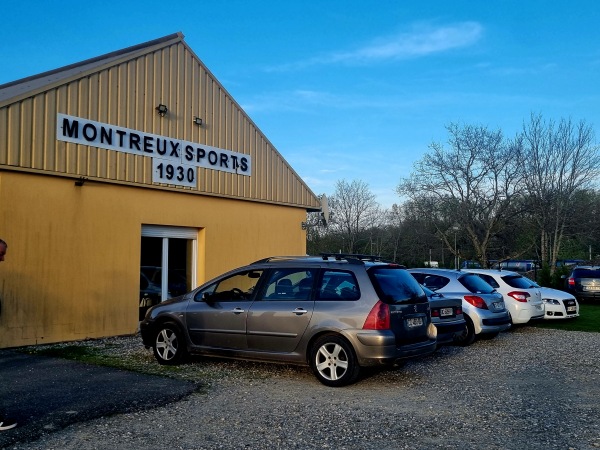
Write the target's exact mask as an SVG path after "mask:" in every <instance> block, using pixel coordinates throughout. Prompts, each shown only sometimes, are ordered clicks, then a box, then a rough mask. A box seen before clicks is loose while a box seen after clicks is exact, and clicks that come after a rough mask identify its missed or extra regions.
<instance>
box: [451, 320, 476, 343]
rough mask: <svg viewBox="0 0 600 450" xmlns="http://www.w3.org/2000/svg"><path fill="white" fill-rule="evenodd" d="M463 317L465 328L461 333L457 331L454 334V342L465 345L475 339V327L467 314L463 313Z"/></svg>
mask: <svg viewBox="0 0 600 450" xmlns="http://www.w3.org/2000/svg"><path fill="white" fill-rule="evenodd" d="M464 318H465V322H466V326H465V329H464V330H463V332H462V333H457V334H455V335H454V343H455V344H457V345H462V346H463V347H466V346H467V345H471V344H472V343H473V341H475V327H474V326H473V321H472V320H471V318H470V317H469V316H467V315H466V314H464Z"/></svg>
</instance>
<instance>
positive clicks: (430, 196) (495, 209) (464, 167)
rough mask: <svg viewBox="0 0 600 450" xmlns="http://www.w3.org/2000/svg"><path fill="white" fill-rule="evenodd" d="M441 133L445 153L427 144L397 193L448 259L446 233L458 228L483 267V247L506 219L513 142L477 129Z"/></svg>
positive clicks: (512, 189) (513, 187)
mask: <svg viewBox="0 0 600 450" xmlns="http://www.w3.org/2000/svg"><path fill="white" fill-rule="evenodd" d="M446 128H447V130H448V132H449V134H450V137H449V140H448V143H449V145H450V148H449V149H446V148H444V146H443V145H441V144H438V143H432V144H431V145H430V147H429V148H430V152H429V153H427V154H425V156H424V157H423V158H422V159H421V160H420V161H417V163H415V166H414V170H413V173H412V174H411V176H410V177H409V178H407V179H404V180H402V181H401V183H400V184H399V186H398V188H397V192H398V194H399V195H401V196H407V197H408V198H409V199H410V200H411V201H412V202H413V204H414V205H420V208H421V212H422V213H423V214H425V215H427V217H429V218H430V220H431V221H432V222H433V223H434V224H435V227H436V229H437V233H438V237H439V238H440V239H441V240H442V241H443V242H444V243H445V245H446V247H447V248H448V249H449V250H450V251H451V252H452V253H454V252H455V246H454V242H453V239H452V237H453V236H454V234H453V232H451V231H450V232H449V230H451V229H452V228H454V227H458V228H459V229H460V232H461V233H462V234H463V235H466V236H467V238H468V240H469V241H470V243H471V244H472V246H473V250H474V252H475V254H476V258H477V259H478V260H479V261H480V262H481V263H482V264H483V265H484V266H485V265H486V264H487V259H488V258H487V252H488V246H489V245H490V242H491V240H492V238H493V237H494V236H496V235H497V234H498V233H499V232H500V231H501V230H502V228H503V226H504V223H505V220H506V219H507V218H508V216H509V215H510V214H511V213H512V209H511V203H512V202H513V200H514V198H515V196H516V195H517V193H518V191H517V186H518V182H519V180H520V177H521V176H522V172H521V171H519V170H517V167H516V164H515V161H516V159H515V146H514V142H507V141H506V140H505V139H504V138H503V135H502V132H501V131H499V130H498V131H491V130H488V129H487V128H486V127H483V126H471V125H466V126H463V127H460V126H458V125H456V124H451V125H449V126H447V127H446Z"/></svg>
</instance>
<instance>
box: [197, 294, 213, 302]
mask: <svg viewBox="0 0 600 450" xmlns="http://www.w3.org/2000/svg"><path fill="white" fill-rule="evenodd" d="M211 297H212V294H211V293H210V292H203V293H202V295H196V296H195V297H194V301H195V302H206V303H211V301H212V300H211Z"/></svg>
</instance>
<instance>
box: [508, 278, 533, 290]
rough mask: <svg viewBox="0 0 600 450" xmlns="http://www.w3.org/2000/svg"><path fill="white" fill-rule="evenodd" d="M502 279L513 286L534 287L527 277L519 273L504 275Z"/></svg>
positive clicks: (521, 287) (520, 287)
mask: <svg viewBox="0 0 600 450" xmlns="http://www.w3.org/2000/svg"><path fill="white" fill-rule="evenodd" d="M502 279H503V280H504V282H505V283H506V284H508V285H509V286H510V287H514V288H519V289H531V288H534V287H535V286H534V285H533V283H532V282H531V280H530V279H529V278H525V277H522V276H521V275H506V276H504V277H502Z"/></svg>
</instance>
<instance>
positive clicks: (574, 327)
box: [535, 303, 600, 333]
mask: <svg viewBox="0 0 600 450" xmlns="http://www.w3.org/2000/svg"><path fill="white" fill-rule="evenodd" d="M535 326H536V327H539V328H553V329H556V330H568V331H591V332H594V333H598V332H600V305H596V304H589V303H579V317H577V318H576V319H563V320H543V321H540V322H539V323H537V324H535Z"/></svg>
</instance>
